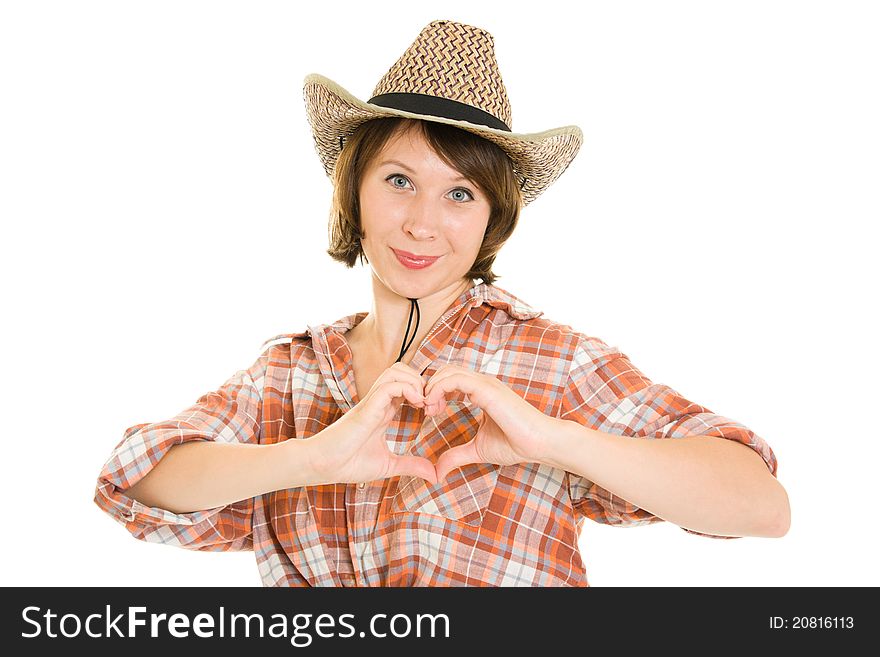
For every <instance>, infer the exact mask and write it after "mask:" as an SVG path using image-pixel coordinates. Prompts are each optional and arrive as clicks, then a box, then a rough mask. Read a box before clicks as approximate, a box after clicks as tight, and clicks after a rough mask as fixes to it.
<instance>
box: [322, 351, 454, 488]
mask: <svg viewBox="0 0 880 657" xmlns="http://www.w3.org/2000/svg"><path fill="white" fill-rule="evenodd" d="M423 392H424V382H423V381H422V377H421V376H419V373H418V372H417V371H416V370H414V369H413V368H411V367H410V366H409V365H406V364H405V363H400V362H398V363H394V364H393V365H392V366H391V367H389V368H388V369H387V370H385V371H384V372H383V373H382V374H381V375H380V376H379V377H378V378H377V379H376V382H375V383H374V384H373V387H372V388H370V391H369V392H368V393H367V394H366V395H365V396H364V398H363V399H361V400H360V402H359V403H358V404H357V405H356V406H355V407H354V408H352V409H351V410H350V411H348V412H347V413H346V414H345V415H343V416H342V417H341V418H339V419H338V420H336V422H334V423H333V424H331V425H330V426H329V427H327V428H326V429H324V430H323V431H320V432H319V433H317V434H315V435H314V436H313V437H312V438H310V439H309V441H310V442H312V446H313V448H314V449H313V450H311V451H312V459H311V462H312V467H313V468H314V470H315V474H316V476H317V477H318V479H319V480H320V481H322V482H324V483H360V482H364V481H376V480H379V479H387V478H389V477H394V476H398V475H411V476H415V477H421V478H422V479H426V480H428V481H430V482H431V483H432V484H435V483H437V473H436V470H435V469H434V464H433V463H431V461H429V460H428V459H426V458H423V457H420V456H411V455H404V456H399V455H397V454H394V453H393V452H392V451H391V450H389V449H388V443H387V442H386V440H385V434H386V431H387V430H388V426H389V425H390V424H391V421H392V420H393V419H394V417H395V415H397V412H398V410H399V409H400V406H401V404H402V403H403V402H407V403H409V404H410V405H411V406H415V407H416V408H424V396H423Z"/></svg>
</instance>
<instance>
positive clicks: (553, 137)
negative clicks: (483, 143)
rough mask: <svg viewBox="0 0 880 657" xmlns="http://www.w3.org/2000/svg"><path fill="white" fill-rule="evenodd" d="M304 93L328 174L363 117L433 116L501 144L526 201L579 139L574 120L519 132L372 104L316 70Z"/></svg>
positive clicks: (554, 174) (558, 171)
mask: <svg viewBox="0 0 880 657" xmlns="http://www.w3.org/2000/svg"><path fill="white" fill-rule="evenodd" d="M303 98H304V100H305V104H306V116H307V117H308V120H309V124H310V125H311V127H312V133H313V135H314V138H315V148H316V150H317V152H318V156H319V157H320V158H321V163H322V164H323V165H324V170H325V171H326V173H327V175H328V176H330V177H332V176H333V171H334V169H335V168H336V160H337V159H338V158H339V154H340V152H341V150H342V146H341V139H344V138H345V137H347V136H348V135H350V134H351V133H353V132H354V131H355V129H356V128H357V127H358V126H359V125H361V124H362V123H364V122H365V121H369V120H371V119H376V118H381V117H391V116H393V117H402V118H407V119H419V120H423V121H434V122H437V123H445V124H447V125H453V126H456V127H457V128H461V129H463V130H467V131H469V132H473V133H474V134H477V135H479V136H480V137H483V138H485V139H488V140H489V141H491V142H493V143H495V144H497V145H498V146H499V147H501V148H502V149H503V150H504V151H505V152H506V153H507V155H508V156H509V157H510V159H511V161H512V162H513V166H514V169H515V170H516V173H517V175H518V176H519V177H520V180H521V181H524V182H523V183H522V196H523V205H528V204H529V203H531V202H532V201H534V200H535V199H536V198H538V196H540V195H541V193H542V192H543V191H544V190H545V189H547V188H548V187H549V186H550V185H551V184H553V182H554V181H555V180H556V179H557V178H559V176H561V175H562V174H563V172H564V171H565V170H566V169H567V168H568V165H569V164H571V161H572V160H573V159H574V157H575V155H577V153H578V150H579V149H580V147H581V143H583V133H582V132H581V130H580V128H578V127H577V126H573V125H570V126H564V127H561V128H554V129H553V130H545V131H544V132H536V133H530V134H523V133H516V132H507V131H506V130H496V129H495V128H489V127H486V126H483V125H478V124H474V123H469V122H467V121H457V120H453V119H448V118H446V117H442V116H432V115H429V114H414V113H412V112H406V111H403V110H397V109H393V108H388V107H380V106H378V105H371V104H369V103H365V102H363V101H362V100H360V99H358V98H355V96H353V95H352V94H350V93H349V92H348V91H346V90H345V89H344V88H343V87H342V86H340V85H338V84H337V83H335V82H333V80H330V79H328V78H325V77H324V76H322V75H318V74H316V73H314V74H311V75H308V76H306V78H305V82H304V84H303Z"/></svg>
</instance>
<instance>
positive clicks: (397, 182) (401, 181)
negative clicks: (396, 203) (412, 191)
mask: <svg viewBox="0 0 880 657" xmlns="http://www.w3.org/2000/svg"><path fill="white" fill-rule="evenodd" d="M385 180H387V181H389V182H390V183H391V185H392V187H396V188H397V189H406V188H407V186H408V185H409V178H407V177H406V176H404V175H401V174H399V173H395V174H392V175H390V176H388V177H387V178H386V179H385Z"/></svg>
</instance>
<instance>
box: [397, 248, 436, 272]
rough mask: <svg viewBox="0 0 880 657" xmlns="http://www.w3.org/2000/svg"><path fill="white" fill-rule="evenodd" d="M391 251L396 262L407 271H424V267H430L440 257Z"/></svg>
mask: <svg viewBox="0 0 880 657" xmlns="http://www.w3.org/2000/svg"><path fill="white" fill-rule="evenodd" d="M391 250H392V251H394V255H396V256H397V259H398V261H400V263H401V264H402V265H403V266H404V267H407V268H408V269H424V268H425V267H430V266H431V265H432V264H434V263H435V262H436V261H437V260H439V259H440V256H426V255H418V254H415V253H410V252H409V251H398V250H397V249H391Z"/></svg>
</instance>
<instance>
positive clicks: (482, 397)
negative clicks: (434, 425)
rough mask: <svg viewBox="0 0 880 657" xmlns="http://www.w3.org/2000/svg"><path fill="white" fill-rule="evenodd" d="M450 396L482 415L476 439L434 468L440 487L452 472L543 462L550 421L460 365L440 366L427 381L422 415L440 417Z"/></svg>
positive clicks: (512, 393) (496, 381) (488, 377)
mask: <svg viewBox="0 0 880 657" xmlns="http://www.w3.org/2000/svg"><path fill="white" fill-rule="evenodd" d="M450 393H461V394H463V395H464V396H465V398H466V399H467V400H469V402H470V403H472V404H474V405H476V406H478V407H479V408H480V410H481V411H482V413H480V421H479V428H478V429H477V433H476V435H475V436H474V437H473V438H472V439H471V440H470V441H468V442H467V443H465V444H463V445H456V446H454V447H450V448H449V449H447V450H446V451H444V452H443V453H442V454H440V456H439V458H438V459H437V461H436V463H434V469H435V472H436V475H437V481H438V482H441V481H443V480H445V479H446V476H447V475H448V474H449V473H450V472H451V471H452V470H454V469H455V468H458V467H461V466H463V465H468V464H471V463H491V464H494V465H502V466H504V465H515V464H517V463H532V462H540V461H541V458H542V456H543V454H544V453H545V451H544V444H545V441H546V437H547V436H552V435H553V427H552V426H551V425H552V424H553V423H554V422H556V420H555V419H554V418H552V417H550V416H548V415H545V414H544V413H542V412H541V411H539V410H538V409H537V408H535V407H534V406H532V405H531V404H529V403H528V402H527V401H526V400H525V399H523V398H522V397H521V396H520V395H518V394H517V393H516V392H515V391H513V390H511V389H510V388H509V387H508V386H507V385H505V384H504V382H502V381H501V380H499V379H497V378H495V377H494V376H491V375H488V374H483V373H481V372H474V371H473V370H469V369H467V368H464V367H461V366H458V365H444V366H443V367H441V368H440V369H438V370H437V371H436V372H434V374H432V375H431V376H430V378H429V379H428V382H427V383H426V384H425V387H424V392H423V396H424V403H423V404H422V408H423V409H424V411H425V415H426V416H427V417H431V416H435V415H438V414H439V413H441V412H442V411H443V410H444V408H445V406H446V403H447V395H449V394H450Z"/></svg>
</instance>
